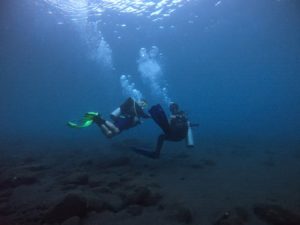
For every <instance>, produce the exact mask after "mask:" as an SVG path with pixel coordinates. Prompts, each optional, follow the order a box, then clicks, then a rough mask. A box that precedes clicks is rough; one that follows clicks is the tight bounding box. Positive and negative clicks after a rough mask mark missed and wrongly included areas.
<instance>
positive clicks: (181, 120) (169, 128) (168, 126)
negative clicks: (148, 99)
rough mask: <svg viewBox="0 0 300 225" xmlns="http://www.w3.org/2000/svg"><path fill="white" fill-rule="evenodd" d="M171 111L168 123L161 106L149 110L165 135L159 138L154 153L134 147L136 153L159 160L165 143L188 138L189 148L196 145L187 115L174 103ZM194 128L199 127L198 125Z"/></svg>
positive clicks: (171, 105)
mask: <svg viewBox="0 0 300 225" xmlns="http://www.w3.org/2000/svg"><path fill="white" fill-rule="evenodd" d="M169 109H170V112H171V116H170V121H168V119H167V116H166V114H165V113H164V111H163V109H162V107H161V106H160V105H159V104H158V105H155V106H153V107H152V108H151V109H150V110H149V113H150V114H151V116H152V119H153V120H154V121H155V122H156V123H157V124H158V125H159V126H160V127H161V129H162V130H163V131H164V134H161V135H159V136H158V138H157V143H156V148H155V150H154V151H153V152H150V151H147V150H145V149H141V148H136V147H133V149H134V151H135V152H137V153H139V154H142V155H145V156H148V157H150V158H159V157H160V152H161V149H162V147H163V144H164V141H175V142H178V141H181V140H183V139H185V138H187V140H189V142H190V143H188V146H189V147H193V145H194V144H193V140H192V136H191V135H192V133H191V125H190V122H189V121H188V119H187V117H186V115H185V113H184V112H183V111H180V110H179V106H178V104H176V103H174V102H173V103H171V104H170V107H169ZM192 126H197V124H194V125H192Z"/></svg>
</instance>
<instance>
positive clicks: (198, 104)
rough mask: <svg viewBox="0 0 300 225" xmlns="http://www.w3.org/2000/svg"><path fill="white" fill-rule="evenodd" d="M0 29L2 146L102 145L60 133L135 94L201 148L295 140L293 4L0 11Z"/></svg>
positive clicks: (109, 4) (50, 6) (43, 4)
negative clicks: (169, 112)
mask: <svg viewBox="0 0 300 225" xmlns="http://www.w3.org/2000/svg"><path fill="white" fill-rule="evenodd" d="M0 18H1V20H0V29H1V37H0V39H1V41H0V46H1V51H0V56H1V66H0V69H1V71H0V72H1V76H0V79H1V82H0V92H1V94H0V96H1V97H0V98H1V109H0V113H1V118H2V122H1V128H0V131H1V135H2V136H8V137H15V136H18V135H19V136H33V137H34V136H41V137H40V138H43V137H46V136H53V137H56V136H57V137H76V138H86V137H94V138H102V137H100V136H101V135H99V133H97V132H96V128H95V129H94V128H91V129H87V130H85V131H84V132H81V131H80V133H78V131H74V130H70V129H68V128H67V127H66V126H65V123H66V121H68V120H76V119H79V118H81V116H82V115H83V113H84V112H86V111H99V112H101V113H102V114H103V115H105V116H107V117H108V115H109V113H110V112H111V111H112V110H114V109H115V108H116V107H118V106H119V105H120V104H121V102H122V101H124V100H125V99H126V98H127V96H129V95H132V96H136V95H135V94H136V93H133V92H134V91H139V94H140V96H142V97H143V98H145V99H147V101H148V104H149V106H151V105H152V104H156V103H161V104H163V106H164V107H165V108H166V109H167V106H168V102H169V101H176V102H178V103H179V104H180V106H181V107H182V109H183V110H185V111H186V112H187V113H188V115H189V118H190V120H191V121H194V122H197V123H199V124H200V127H199V128H198V129H196V130H195V132H194V133H195V137H196V140H197V139H198V140H199V141H200V140H201V141H202V140H205V138H211V139H214V138H225V139H226V138H230V139H233V140H234V139H240V138H241V139H260V140H267V141H298V139H299V138H298V137H299V134H300V120H299V114H300V106H299V105H300V104H299V101H300V100H299V99H300V89H299V84H300V77H299V71H300V66H299V65H300V64H299V62H300V61H299V60H300V58H299V55H300V54H299V53H300V45H299V40H300V29H299V22H300V16H299V4H298V3H297V1H292V0H289V1H284V0H281V1H280V0H263V1H237V0H221V1H213V0H190V1H188V0H185V1H184V0H182V1H88V0H80V1H72V0H69V1H54V0H44V1H43V0H40V1H38V0H36V1H23V2H19V1H1V17H0ZM143 57H144V58H143ZM122 75H125V78H126V79H127V80H126V82H127V83H123V86H122V83H121V82H120V77H121V76H122ZM123 78H124V77H123ZM133 83H134V84H133ZM132 84H133V86H130V85H132ZM133 90H134V91H133ZM158 132H159V129H157V127H156V126H155V125H154V124H152V123H151V122H149V121H146V122H145V123H144V124H143V125H142V126H139V127H138V128H136V129H135V130H132V131H130V132H129V133H128V134H124V135H129V136H134V137H136V138H139V134H141V133H143V134H147V133H149V135H150V134H153V137H154V136H155V135H156V134H157V133H158ZM74 135H75V136H74ZM151 138H152V137H151Z"/></svg>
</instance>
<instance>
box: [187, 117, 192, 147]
mask: <svg viewBox="0 0 300 225" xmlns="http://www.w3.org/2000/svg"><path fill="white" fill-rule="evenodd" d="M187 124H188V130H187V134H186V146H187V147H189V148H192V147H194V137H193V131H192V127H191V123H190V122H189V121H188V122H187Z"/></svg>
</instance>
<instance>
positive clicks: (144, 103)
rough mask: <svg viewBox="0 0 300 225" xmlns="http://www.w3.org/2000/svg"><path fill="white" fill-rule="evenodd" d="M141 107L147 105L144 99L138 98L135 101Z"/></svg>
mask: <svg viewBox="0 0 300 225" xmlns="http://www.w3.org/2000/svg"><path fill="white" fill-rule="evenodd" d="M136 103H137V104H138V105H139V106H140V107H141V108H142V109H144V108H146V107H147V106H148V104H147V102H146V100H145V99H140V100H138V101H137V102H136Z"/></svg>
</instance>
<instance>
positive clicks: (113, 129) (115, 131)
mask: <svg viewBox="0 0 300 225" xmlns="http://www.w3.org/2000/svg"><path fill="white" fill-rule="evenodd" d="M105 125H106V126H107V127H108V128H109V129H110V131H112V132H113V133H114V134H118V133H120V129H119V128H118V127H116V126H115V125H114V124H113V123H112V122H110V121H108V120H106V121H105Z"/></svg>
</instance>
